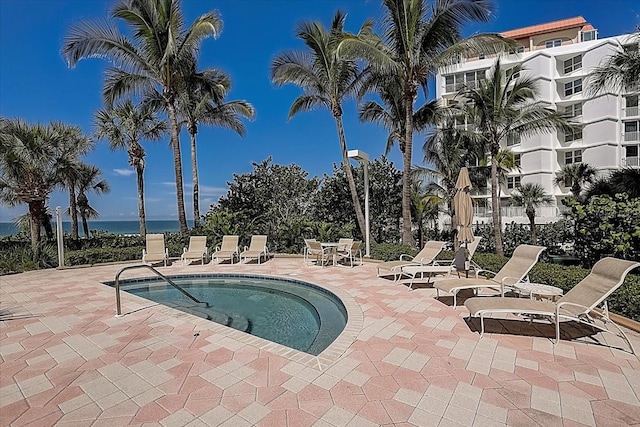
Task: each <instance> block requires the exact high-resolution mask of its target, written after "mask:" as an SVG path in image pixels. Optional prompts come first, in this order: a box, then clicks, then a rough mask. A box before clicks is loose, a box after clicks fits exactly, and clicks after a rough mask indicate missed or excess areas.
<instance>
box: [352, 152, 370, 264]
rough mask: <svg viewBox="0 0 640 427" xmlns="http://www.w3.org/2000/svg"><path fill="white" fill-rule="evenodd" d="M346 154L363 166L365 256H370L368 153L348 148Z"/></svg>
mask: <svg viewBox="0 0 640 427" xmlns="http://www.w3.org/2000/svg"><path fill="white" fill-rule="evenodd" d="M347 156H348V157H349V158H350V159H354V160H356V161H357V162H358V163H360V164H361V165H363V166H364V223H365V230H366V231H365V234H366V236H365V248H366V249H365V256H366V257H367V258H369V257H371V247H370V245H369V235H370V234H371V233H370V232H369V155H368V154H367V153H365V152H364V151H360V150H349V151H348V152H347Z"/></svg>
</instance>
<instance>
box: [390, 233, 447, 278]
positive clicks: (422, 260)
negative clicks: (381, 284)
mask: <svg viewBox="0 0 640 427" xmlns="http://www.w3.org/2000/svg"><path fill="white" fill-rule="evenodd" d="M444 245H445V242H439V241H435V240H430V241H428V242H427V243H425V245H424V248H422V250H421V251H420V252H418V254H417V255H416V256H414V257H413V258H412V259H409V257H410V255H407V254H402V255H400V259H399V260H398V261H387V262H383V263H381V264H378V277H380V276H386V275H389V274H393V279H394V280H396V281H397V280H398V279H400V277H402V267H404V266H407V265H430V264H432V263H433V260H434V259H435V258H436V257H437V256H438V254H439V253H440V252H442V248H444ZM381 271H388V273H382V274H381Z"/></svg>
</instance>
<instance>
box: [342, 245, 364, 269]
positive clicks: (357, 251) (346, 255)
mask: <svg viewBox="0 0 640 427" xmlns="http://www.w3.org/2000/svg"><path fill="white" fill-rule="evenodd" d="M338 244H339V243H338ZM337 256H338V258H339V259H340V260H348V261H349V265H350V266H351V267H353V262H354V261H355V259H356V257H359V258H360V265H362V242H361V241H360V240H355V241H354V242H353V243H351V244H350V245H347V246H345V247H344V249H343V250H340V249H338V250H337Z"/></svg>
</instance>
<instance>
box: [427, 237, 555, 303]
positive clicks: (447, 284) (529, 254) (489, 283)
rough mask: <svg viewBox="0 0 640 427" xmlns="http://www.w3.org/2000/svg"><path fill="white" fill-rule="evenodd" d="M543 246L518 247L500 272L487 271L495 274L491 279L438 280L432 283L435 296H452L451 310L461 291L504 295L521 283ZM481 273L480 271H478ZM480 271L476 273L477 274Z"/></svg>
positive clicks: (536, 260) (543, 248)
mask: <svg viewBox="0 0 640 427" xmlns="http://www.w3.org/2000/svg"><path fill="white" fill-rule="evenodd" d="M545 249H546V247H544V246H533V245H520V246H518V247H517V248H516V249H515V250H514V251H513V255H512V256H511V258H510V259H509V261H507V263H506V264H505V265H504V266H502V268H501V269H500V271H498V272H497V273H493V272H490V271H487V270H484V271H487V272H488V273H492V274H495V276H494V277H493V278H491V279H486V278H482V277H476V278H474V279H466V278H460V279H445V280H438V281H436V282H434V283H433V287H434V288H436V291H437V295H436V297H440V291H443V292H447V293H450V294H452V295H453V308H456V306H457V294H458V292H459V291H461V290H463V289H473V290H474V291H475V292H476V293H477V292H478V291H479V290H480V289H493V290H497V291H499V292H500V294H501V295H504V291H505V287H506V288H510V285H513V284H515V283H518V282H521V281H523V280H524V279H525V277H526V276H527V274H529V271H530V270H531V269H532V268H533V266H534V265H535V264H536V262H538V257H539V256H540V254H541V253H542V251H544V250H545ZM480 271H482V270H480ZM480 271H477V272H476V274H478V273H479V272H480Z"/></svg>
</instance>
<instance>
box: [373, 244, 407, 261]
mask: <svg viewBox="0 0 640 427" xmlns="http://www.w3.org/2000/svg"><path fill="white" fill-rule="evenodd" d="M417 253H418V251H417V250H416V249H414V248H412V247H410V246H408V245H395V244H391V243H377V244H373V245H371V258H373V259H379V260H381V261H395V260H398V259H400V255H402V254H408V255H410V256H411V257H414V256H416V254H417Z"/></svg>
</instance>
